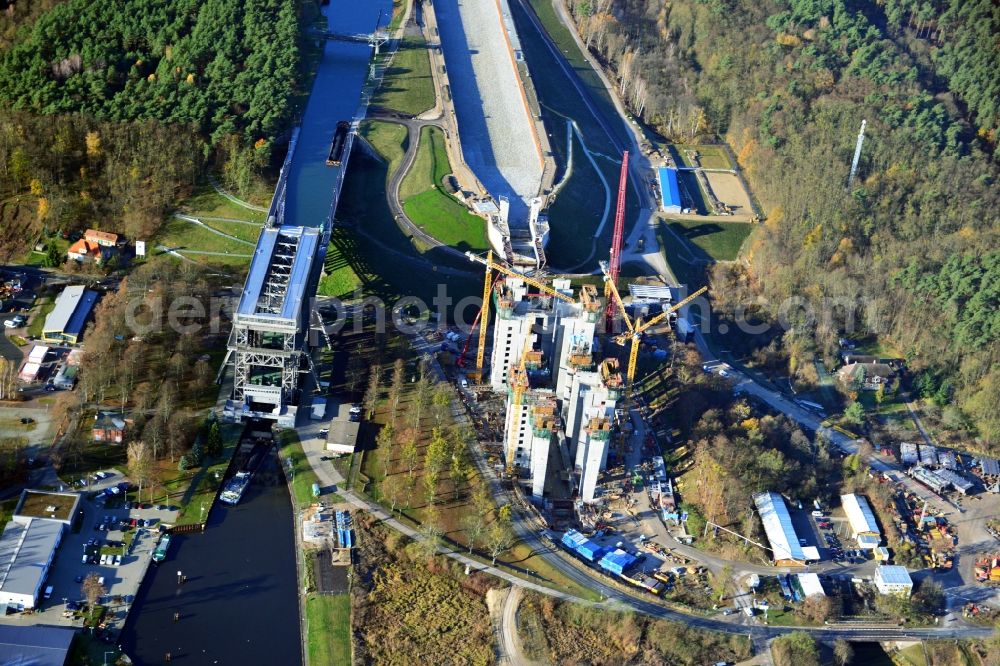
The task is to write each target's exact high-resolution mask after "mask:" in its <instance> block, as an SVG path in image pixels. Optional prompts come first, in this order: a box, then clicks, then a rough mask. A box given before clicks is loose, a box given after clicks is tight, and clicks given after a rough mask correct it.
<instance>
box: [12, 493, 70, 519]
mask: <svg viewBox="0 0 1000 666" xmlns="http://www.w3.org/2000/svg"><path fill="white" fill-rule="evenodd" d="M79 503H80V496H79V495H78V494H77V493H50V492H45V491H42V490H25V491H24V492H23V493H21V500H20V501H19V502H18V504H17V508H16V509H15V510H14V517H15V518H19V517H24V518H47V519H49V520H58V521H62V522H68V521H70V520H71V519H72V518H73V511H74V510H75V509H76V506H77V505H78V504H79Z"/></svg>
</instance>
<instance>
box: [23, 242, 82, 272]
mask: <svg viewBox="0 0 1000 666" xmlns="http://www.w3.org/2000/svg"><path fill="white" fill-rule="evenodd" d="M41 240H42V242H44V243H45V250H46V251H45V252H36V251H35V249H34V247H32V248H29V249H28V251H27V252H26V253H25V255H24V257H23V258H22V259H21V261H20V263H22V264H24V265H26V266H43V265H44V264H45V257H46V255H47V254H48V248H49V246H51V245H55V246H56V247H57V248H59V254H60V255H62V257H63V259H65V258H66V250H68V249H69V246H70V242H69V241H68V240H63V239H62V238H60V237H59V235H58V234H55V235H53V236H48V237H46V238H42V239H41Z"/></svg>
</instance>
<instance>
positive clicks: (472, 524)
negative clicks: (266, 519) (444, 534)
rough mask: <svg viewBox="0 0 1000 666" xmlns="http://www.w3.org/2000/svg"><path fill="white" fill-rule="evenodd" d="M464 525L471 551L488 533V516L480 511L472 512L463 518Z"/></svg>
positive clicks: (470, 551)
mask: <svg viewBox="0 0 1000 666" xmlns="http://www.w3.org/2000/svg"><path fill="white" fill-rule="evenodd" d="M462 527H463V528H464V529H465V536H466V538H468V540H469V553H470V554H471V553H472V550H473V549H474V548H475V547H476V544H478V543H479V540H480V539H482V538H483V534H485V533H486V517H485V516H483V515H481V514H480V513H478V512H477V513H470V514H468V515H467V516H465V517H464V518H462Z"/></svg>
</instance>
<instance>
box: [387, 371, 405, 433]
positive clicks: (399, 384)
mask: <svg viewBox="0 0 1000 666" xmlns="http://www.w3.org/2000/svg"><path fill="white" fill-rule="evenodd" d="M404 378H405V368H404V365H403V359H401V358H397V359H396V362H395V363H393V366H392V384H390V386H389V402H390V403H392V408H391V409H392V411H391V414H392V420H393V421H395V420H396V411H397V410H398V409H399V399H400V397H401V396H402V395H403V380H404Z"/></svg>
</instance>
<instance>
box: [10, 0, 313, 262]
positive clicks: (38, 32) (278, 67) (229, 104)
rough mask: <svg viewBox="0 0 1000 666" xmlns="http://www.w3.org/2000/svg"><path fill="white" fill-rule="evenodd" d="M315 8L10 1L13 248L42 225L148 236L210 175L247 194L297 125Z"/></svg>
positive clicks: (241, 2)
mask: <svg viewBox="0 0 1000 666" xmlns="http://www.w3.org/2000/svg"><path fill="white" fill-rule="evenodd" d="M307 4H309V5H311V4H312V3H310V2H309V1H308V0H301V2H299V0H104V1H102V2H91V1H90V0H66V1H65V2H61V3H57V2H53V1H52V0H35V1H30V0H21V1H19V2H17V3H2V2H0V10H3V11H0V234H2V236H0V240H3V241H4V242H3V243H2V246H3V248H4V250H6V251H7V252H8V253H10V252H16V251H19V250H22V249H23V248H20V247H19V244H18V242H17V241H19V240H23V239H26V238H29V237H31V236H32V234H37V233H38V232H39V231H42V230H43V229H44V230H47V231H50V232H51V231H54V230H57V229H65V228H67V227H69V228H81V227H85V226H96V227H99V228H109V229H111V230H114V231H117V232H123V233H125V234H126V235H129V236H133V237H134V236H140V235H143V236H146V235H148V234H150V233H152V232H153V231H155V229H156V227H157V226H158V225H159V224H160V222H161V220H162V218H163V214H164V212H165V211H166V209H167V207H168V206H170V204H171V203H176V202H177V200H178V199H179V198H180V197H181V196H183V195H184V194H186V192H187V190H188V189H189V188H190V187H191V186H192V185H193V183H194V181H195V179H196V178H198V177H199V176H200V175H201V173H202V171H203V170H204V168H205V167H206V166H207V165H211V166H213V167H214V168H218V169H219V170H221V172H222V173H223V175H224V177H225V178H226V180H227V181H228V184H229V185H230V186H231V187H233V188H234V189H237V190H243V189H246V188H248V187H249V186H250V185H251V183H252V181H253V179H254V178H255V176H256V174H258V173H260V172H261V171H262V170H263V169H265V168H266V167H267V166H268V165H269V164H270V163H271V158H272V155H271V153H272V148H273V146H274V144H275V140H276V139H278V138H280V136H281V135H282V133H283V132H284V131H285V130H287V128H288V126H289V124H290V122H291V120H292V114H293V112H294V108H293V106H294V96H293V93H295V92H296V89H297V87H298V86H299V84H300V79H301V78H303V77H302V76H301V74H302V72H301V69H302V68H301V67H300V57H299V53H300V49H299V42H298V39H299V14H300V11H299V10H300V8H301V7H300V5H302V6H305V5H307ZM9 258H10V257H3V259H9Z"/></svg>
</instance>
